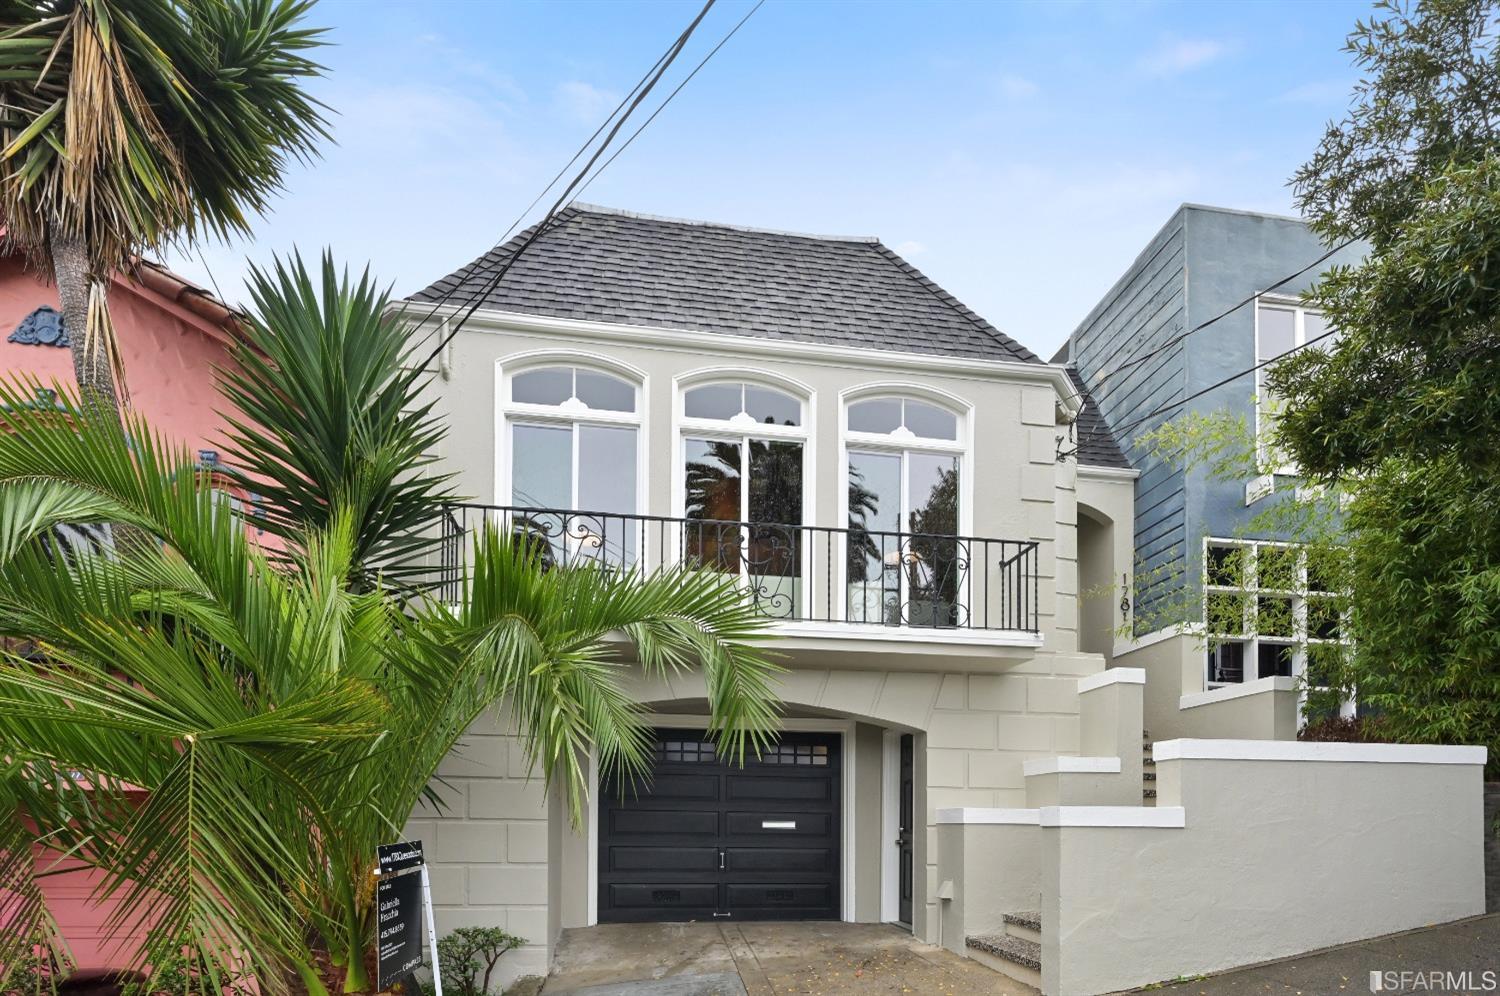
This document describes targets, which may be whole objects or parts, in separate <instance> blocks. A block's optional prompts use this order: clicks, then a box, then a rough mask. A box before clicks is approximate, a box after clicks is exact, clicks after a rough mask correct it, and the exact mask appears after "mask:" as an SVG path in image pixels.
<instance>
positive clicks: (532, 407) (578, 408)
mask: <svg viewBox="0 0 1500 996" xmlns="http://www.w3.org/2000/svg"><path fill="white" fill-rule="evenodd" d="M553 366H569V367H578V368H581V369H584V370H592V371H595V372H597V373H603V374H609V375H610V376H612V377H618V378H620V379H622V380H624V381H626V382H628V383H629V384H631V386H633V387H634V388H635V408H636V410H635V411H634V412H615V411H595V410H594V409H591V408H586V407H584V406H583V405H570V404H567V403H564V404H562V405H538V404H528V403H524V402H520V403H517V402H512V401H511V400H510V396H511V381H512V380H513V379H514V378H515V376H516V375H517V374H521V373H526V372H527V371H529V370H534V369H537V368H539V367H553ZM649 380H650V378H649V376H648V375H647V374H646V372H645V371H644V370H641V369H640V368H638V367H633V366H630V365H629V364H626V363H621V362H620V361H619V360H616V359H613V358H610V357H607V356H603V355H600V354H597V353H585V352H575V351H571V350H555V349H547V350H531V351H528V352H524V353H512V354H510V355H508V356H504V357H501V358H500V359H498V360H496V361H495V474H494V487H495V490H494V504H496V505H508V506H509V505H516V504H518V503H517V502H516V500H515V495H514V493H513V483H514V482H513V475H512V472H511V459H512V455H513V454H514V452H515V446H514V443H513V441H512V436H511V429H512V427H513V425H514V424H515V423H516V422H521V423H531V424H538V423H552V424H556V425H559V426H562V425H575V424H580V423H582V424H594V425H607V426H617V427H627V426H633V427H635V430H636V443H635V460H636V467H635V511H634V512H633V513H631V514H633V515H643V514H646V512H647V508H646V500H647V494H648V490H647V480H646V470H647V468H648V467H649V466H650V463H649V456H650V438H651V434H650V416H649V411H650V405H649V399H650V394H649ZM577 440H578V437H577V434H576V433H575V434H574V437H573V461H574V466H573V470H572V484H571V487H572V496H571V497H572V504H574V505H575V507H576V504H577V494H578V466H577V459H578V457H577V454H578V441H577Z"/></svg>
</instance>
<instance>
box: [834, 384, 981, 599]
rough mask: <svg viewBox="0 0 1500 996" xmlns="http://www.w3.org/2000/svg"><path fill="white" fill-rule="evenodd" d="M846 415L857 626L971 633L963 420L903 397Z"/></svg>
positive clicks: (855, 406) (866, 403)
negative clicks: (966, 628)
mask: <svg viewBox="0 0 1500 996" xmlns="http://www.w3.org/2000/svg"><path fill="white" fill-rule="evenodd" d="M845 413H846V414H845V418H846V420H845V426H844V443H845V450H846V453H847V455H848V461H849V462H848V487H849V492H848V496H847V510H848V528H849V541H848V543H849V545H848V551H847V583H848V608H847V615H848V619H849V621H850V622H871V623H886V624H888V625H896V624H904V625H912V626H955V625H959V624H961V622H962V620H960V619H959V618H958V615H959V612H960V608H959V606H960V603H961V597H960V596H961V589H962V586H963V585H964V584H965V583H966V582H967V578H966V573H967V570H968V563H967V561H968V558H967V556H966V554H965V550H964V543H963V542H962V541H961V540H960V539H959V523H960V522H961V521H962V508H961V507H960V501H961V495H962V488H961V485H962V483H963V474H964V467H963V456H964V454H963V446H962V444H961V443H960V442H959V438H960V434H959V421H960V417H959V415H958V414H957V413H955V412H953V411H950V410H949V409H947V408H943V407H940V406H938V405H936V404H933V403H932V402H929V401H923V400H920V399H917V398H909V397H901V396H889V397H875V398H862V399H860V400H858V401H854V402H851V403H850V404H849V405H848V406H847V408H846V410H845Z"/></svg>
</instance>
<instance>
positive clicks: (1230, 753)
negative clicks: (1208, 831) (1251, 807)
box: [1152, 740, 1489, 765]
mask: <svg viewBox="0 0 1500 996" xmlns="http://www.w3.org/2000/svg"><path fill="white" fill-rule="evenodd" d="M1152 756H1153V757H1154V758H1156V760H1158V761H1176V760H1195V761H1340V762H1357V763H1373V764H1474V765H1482V764H1484V763H1485V760H1486V758H1488V757H1489V750H1488V749H1487V748H1485V747H1468V746H1451V747H1450V746H1444V745H1438V744H1344V743H1304V742H1302V741H1300V740H1162V741H1159V742H1158V743H1157V744H1156V745H1155V747H1153V748H1152Z"/></svg>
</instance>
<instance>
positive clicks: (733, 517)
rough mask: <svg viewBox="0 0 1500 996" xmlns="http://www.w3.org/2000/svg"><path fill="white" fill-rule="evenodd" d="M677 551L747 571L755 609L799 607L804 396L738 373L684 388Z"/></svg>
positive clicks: (779, 611) (792, 610)
mask: <svg viewBox="0 0 1500 996" xmlns="http://www.w3.org/2000/svg"><path fill="white" fill-rule="evenodd" d="M681 421H682V427H683V433H682V442H681V445H682V494H683V517H684V518H685V519H686V520H687V522H686V523H685V525H684V534H683V537H684V547H685V549H684V553H685V555H686V556H687V557H688V558H690V559H691V560H692V561H693V562H695V563H698V564H701V565H703V566H706V567H711V568H714V569H717V570H722V571H725V572H728V573H738V574H740V575H741V576H743V577H745V578H746V580H747V583H748V585H749V588H750V592H751V595H752V597H753V598H754V600H755V601H756V604H757V605H758V606H759V608H760V609H761V611H763V612H766V613H767V614H768V615H772V616H775V617H778V618H795V617H796V616H797V615H799V614H800V612H801V599H802V595H801V578H802V574H803V569H802V553H803V541H802V535H801V531H802V530H801V527H802V506H803V498H804V488H803V481H804V472H805V471H804V465H803V452H804V448H805V442H806V434H807V433H806V428H805V426H804V422H805V417H804V405H803V402H802V399H800V398H798V397H796V396H795V395H793V394H790V393H788V392H786V391H784V390H781V389H779V388H774V387H767V386H764V385H760V384H755V383H748V382H744V381H738V380H736V381H723V382H715V383H709V384H695V385H693V386H691V387H688V388H686V389H685V390H684V391H683V392H682V420H681Z"/></svg>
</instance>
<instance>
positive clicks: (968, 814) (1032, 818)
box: [937, 807, 1040, 826]
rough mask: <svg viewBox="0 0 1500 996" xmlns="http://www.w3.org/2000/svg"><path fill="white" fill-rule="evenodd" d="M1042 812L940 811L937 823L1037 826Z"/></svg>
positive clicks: (1002, 810) (1014, 810) (1015, 810)
mask: <svg viewBox="0 0 1500 996" xmlns="http://www.w3.org/2000/svg"><path fill="white" fill-rule="evenodd" d="M1039 813H1040V810H1036V809H975V808H968V807H966V808H963V809H939V810H938V811H937V821H938V822H939V823H963V824H971V825H983V824H994V825H999V824H1018V825H1023V826H1024V825H1030V826H1036V825H1037V821H1038V820H1039V819H1040V815H1039Z"/></svg>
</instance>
